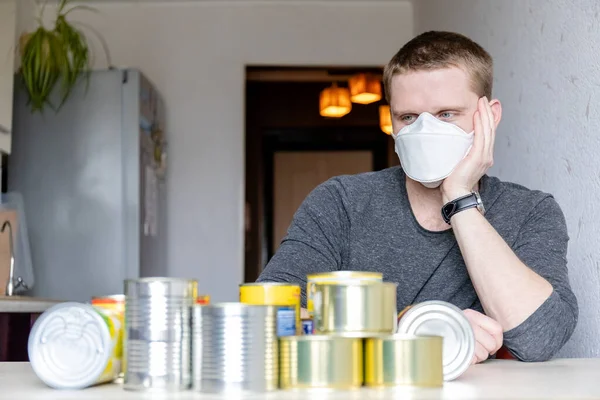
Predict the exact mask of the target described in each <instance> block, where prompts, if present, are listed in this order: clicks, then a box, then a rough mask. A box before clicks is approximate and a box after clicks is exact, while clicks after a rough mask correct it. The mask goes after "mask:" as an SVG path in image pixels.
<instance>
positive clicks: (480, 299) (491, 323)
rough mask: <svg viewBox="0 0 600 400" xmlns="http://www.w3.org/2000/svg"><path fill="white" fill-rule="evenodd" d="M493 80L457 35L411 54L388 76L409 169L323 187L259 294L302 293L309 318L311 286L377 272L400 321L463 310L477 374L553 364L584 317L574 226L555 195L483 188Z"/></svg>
mask: <svg viewBox="0 0 600 400" xmlns="http://www.w3.org/2000/svg"><path fill="white" fill-rule="evenodd" d="M492 71H493V68H492V59H491V57H490V55H489V54H488V53H487V52H486V51H485V50H484V49H483V48H481V47H480V46H479V45H478V44H476V43H474V42H473V41H471V40H470V39H468V38H466V37H464V36H462V35H459V34H456V33H450V32H427V33H424V34H422V35H419V36H417V37H416V38H414V39H413V40H411V41H410V42H408V43H407V44H406V45H404V47H402V48H401V49H400V50H399V51H398V53H397V54H396V55H395V56H394V57H393V58H392V60H391V61H390V62H389V64H388V65H387V66H386V67H385V70H384V85H385V90H386V97H387V100H388V102H389V104H390V108H391V112H392V124H393V128H394V132H396V134H395V135H394V139H395V141H396V152H397V153H398V155H399V157H400V162H401V165H402V166H401V167H394V168H389V169H386V170H383V171H378V172H370V173H364V174H358V175H353V176H340V177H335V178H332V179H330V180H328V181H326V182H324V183H322V184H321V185H319V186H318V187H317V188H315V189H314V190H313V191H312V192H311V193H310V195H309V196H307V198H306V199H305V201H304V202H303V204H302V205H301V206H300V207H299V209H298V211H297V212H296V214H295V216H294V220H293V222H292V224H291V226H290V228H289V231H288V234H287V236H286V237H285V238H284V240H283V241H282V243H281V246H280V248H279V250H278V251H277V253H276V254H275V255H274V257H273V258H272V259H271V260H270V262H269V264H268V265H267V267H266V268H265V270H264V271H263V273H262V274H261V276H260V277H259V281H280V282H292V283H298V284H300V285H301V287H302V288H303V293H302V302H303V305H304V304H305V302H306V295H305V291H304V289H305V286H306V275H307V274H310V273H315V272H323V271H332V270H358V271H379V272H383V274H384V280H385V281H392V282H397V283H398V304H397V307H398V309H399V310H401V309H403V308H404V307H405V306H407V305H410V304H414V303H418V302H421V301H425V300H432V299H437V300H444V301H448V302H450V303H453V304H455V305H456V306H458V307H460V308H461V309H463V310H465V311H464V312H465V315H466V316H467V317H468V319H469V321H470V322H471V325H472V327H473V329H474V332H475V338H476V342H477V343H476V354H475V358H474V360H473V362H474V363H476V362H481V361H484V360H486V359H487V358H489V357H490V356H491V355H494V354H495V353H496V352H497V350H498V349H499V348H500V347H501V346H502V344H503V343H504V345H505V347H506V348H507V349H508V350H509V351H510V352H511V353H512V354H513V355H514V356H515V357H516V358H517V359H519V360H523V361H543V360H548V359H550V358H552V357H553V356H554V355H555V354H556V353H557V352H558V351H559V350H560V349H561V347H562V346H563V345H564V344H565V342H566V341H567V340H568V339H569V338H570V336H571V334H572V333H573V330H574V328H575V325H576V323H577V318H578V305H577V300H576V298H575V295H574V294H573V292H572V291H571V288H570V284H569V279H568V273H567V260H566V254H567V243H568V240H569V238H568V234H567V228H566V223H565V219H564V216H563V214H562V211H561V209H560V208H559V206H558V204H557V203H556V202H555V200H554V199H553V197H552V196H551V195H549V194H546V193H542V192H539V191H532V190H529V189H526V188H524V187H522V186H519V185H516V184H512V183H507V182H502V181H500V180H499V179H497V178H493V177H490V176H488V175H486V171H487V170H488V168H489V167H491V166H492V163H493V150H494V141H495V134H496V128H497V126H498V124H499V123H500V119H501V116H502V107H501V104H500V102H499V101H498V100H494V99H492V97H491V95H492V81H493V72H492ZM522 134H524V135H526V134H527V131H526V128H525V127H524V130H523V132H522Z"/></svg>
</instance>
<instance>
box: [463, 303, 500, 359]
mask: <svg viewBox="0 0 600 400" xmlns="http://www.w3.org/2000/svg"><path fill="white" fill-rule="evenodd" d="M464 314H465V316H466V317H467V319H468V320H469V322H470V323H471V326H472V327H473V332H474V333H475V356H474V357H473V361H472V362H471V364H477V363H480V362H483V361H485V360H487V359H488V358H489V356H490V355H494V354H496V352H497V351H498V350H499V349H500V347H502V342H503V340H504V339H503V333H502V326H500V324H499V323H498V322H497V321H495V320H494V319H492V318H490V317H488V316H487V315H484V314H482V313H480V312H477V311H475V310H470V309H469V310H464Z"/></svg>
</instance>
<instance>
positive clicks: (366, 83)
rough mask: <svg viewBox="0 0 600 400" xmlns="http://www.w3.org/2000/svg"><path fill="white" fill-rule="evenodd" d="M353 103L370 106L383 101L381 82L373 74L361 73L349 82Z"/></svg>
mask: <svg viewBox="0 0 600 400" xmlns="http://www.w3.org/2000/svg"><path fill="white" fill-rule="evenodd" d="M348 87H349V88H350V96H351V100H352V102H353V103H358V104H370V103H374V102H376V101H379V100H381V82H380V81H379V79H378V78H377V77H376V76H374V75H373V74H368V73H361V74H357V75H354V76H353V77H351V78H350V79H349V81H348Z"/></svg>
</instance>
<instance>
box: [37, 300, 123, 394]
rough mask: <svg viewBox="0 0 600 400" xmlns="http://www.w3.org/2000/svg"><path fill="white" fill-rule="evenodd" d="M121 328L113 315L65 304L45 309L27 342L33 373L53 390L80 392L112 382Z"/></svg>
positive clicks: (116, 372) (87, 306) (118, 367)
mask: <svg viewBox="0 0 600 400" xmlns="http://www.w3.org/2000/svg"><path fill="white" fill-rule="evenodd" d="M122 329H123V327H122V325H121V321H120V319H119V317H118V316H117V314H116V313H114V312H111V311H110V310H102V309H100V308H97V307H94V306H92V305H90V304H83V303H75V302H65V303H59V304H56V305H54V306H52V307H50V308H49V309H47V310H46V311H45V312H44V313H43V314H42V315H41V316H40V317H39V318H38V319H37V320H36V322H35V324H34V325H33V328H32V329H31V333H30V335H29V341H28V349H27V350H28V353H29V361H30V363H31V367H32V368H33V371H34V372H35V374H36V375H37V376H38V378H39V379H40V380H42V381H43V382H44V383H45V384H46V385H48V386H50V387H52V388H55V389H83V388H86V387H89V386H94V385H98V384H101V383H107V382H112V381H114V380H115V379H117V378H118V377H119V374H120V372H121V354H122V347H121V343H120V342H119V337H120V335H121V331H122Z"/></svg>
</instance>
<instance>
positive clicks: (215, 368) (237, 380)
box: [192, 303, 279, 397]
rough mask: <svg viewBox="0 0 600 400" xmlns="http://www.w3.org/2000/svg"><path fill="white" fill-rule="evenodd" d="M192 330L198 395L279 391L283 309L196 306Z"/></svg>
mask: <svg viewBox="0 0 600 400" xmlns="http://www.w3.org/2000/svg"><path fill="white" fill-rule="evenodd" d="M192 327H193V329H192V331H193V346H192V366H193V367H192V371H193V388H194V390H197V391H200V392H205V393H230V394H237V393H240V392H246V391H249V392H265V391H270V390H275V389H277V383H278V378H279V375H278V370H279V368H278V367H279V352H278V340H277V334H276V330H277V306H264V305H249V304H242V303H220V304H214V305H207V306H195V307H194V309H193V319H192ZM234 397H235V396H234Z"/></svg>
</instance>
